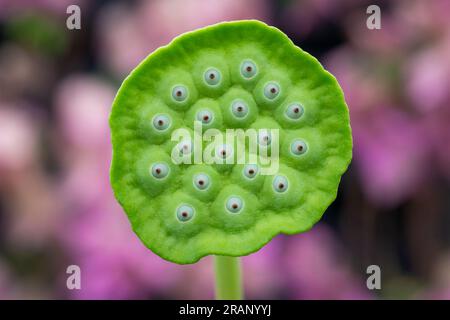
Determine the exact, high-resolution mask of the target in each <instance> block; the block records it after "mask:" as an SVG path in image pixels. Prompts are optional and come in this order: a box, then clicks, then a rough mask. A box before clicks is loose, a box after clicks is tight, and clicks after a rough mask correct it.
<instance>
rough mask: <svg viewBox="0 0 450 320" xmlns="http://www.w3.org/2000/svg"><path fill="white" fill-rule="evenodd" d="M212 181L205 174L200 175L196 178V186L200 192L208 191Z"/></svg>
mask: <svg viewBox="0 0 450 320" xmlns="http://www.w3.org/2000/svg"><path fill="white" fill-rule="evenodd" d="M210 183H211V179H210V178H209V176H208V175H207V174H205V173H199V174H197V175H195V176H194V186H195V187H196V188H197V189H199V190H206V189H208V188H209V185H210Z"/></svg>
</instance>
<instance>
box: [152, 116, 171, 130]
mask: <svg viewBox="0 0 450 320" xmlns="http://www.w3.org/2000/svg"><path fill="white" fill-rule="evenodd" d="M171 122H172V121H171V120H170V117H169V116H168V115H166V114H158V115H155V116H154V117H153V121H152V123H153V127H154V128H155V129H156V130H158V131H165V130H167V129H168V128H169V127H170V125H171Z"/></svg>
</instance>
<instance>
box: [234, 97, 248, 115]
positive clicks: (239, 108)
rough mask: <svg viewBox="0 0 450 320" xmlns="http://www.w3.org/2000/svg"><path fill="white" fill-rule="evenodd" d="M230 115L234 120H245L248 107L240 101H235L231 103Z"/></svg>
mask: <svg viewBox="0 0 450 320" xmlns="http://www.w3.org/2000/svg"><path fill="white" fill-rule="evenodd" d="M231 113H232V114H233V115H234V116H235V117H236V118H241V119H242V118H245V117H246V116H247V114H248V106H247V103H245V102H244V101H242V100H235V101H233V102H232V103H231Z"/></svg>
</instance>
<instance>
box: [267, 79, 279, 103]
mask: <svg viewBox="0 0 450 320" xmlns="http://www.w3.org/2000/svg"><path fill="white" fill-rule="evenodd" d="M279 94H280V85H279V84H278V83H276V82H274V81H271V82H268V83H266V85H265V86H264V96H265V97H266V98H267V99H269V100H274V99H275V98H276V97H278V95H279Z"/></svg>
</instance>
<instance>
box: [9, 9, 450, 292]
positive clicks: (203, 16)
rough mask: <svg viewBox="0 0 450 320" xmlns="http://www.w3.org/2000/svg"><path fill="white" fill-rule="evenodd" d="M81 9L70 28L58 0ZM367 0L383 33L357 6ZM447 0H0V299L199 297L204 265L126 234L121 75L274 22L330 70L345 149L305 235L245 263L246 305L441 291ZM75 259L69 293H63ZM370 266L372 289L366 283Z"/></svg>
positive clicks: (448, 83) (446, 250) (449, 207)
mask: <svg viewBox="0 0 450 320" xmlns="http://www.w3.org/2000/svg"><path fill="white" fill-rule="evenodd" d="M70 4H78V5H79V6H80V8H81V27H82V29H81V30H68V29H67V28H66V19H67V17H68V15H67V14H66V8H67V6H68V5H70ZM370 4H377V5H379V6H380V7H381V23H382V28H381V30H369V29H367V27H366V19H367V17H368V15H367V14H366V8H367V6H368V5H370ZM449 12H450V1H446V0H432V1H425V0H423V1H414V0H413V1H410V0H408V1H407V0H404V1H361V0H341V1H332V0H315V1H313V0H303V1H301V0H286V1H274V0H272V1H270V0H148V1H87V0H86V1H75V0H0V298H1V299H17V298H20V299H36V298H44V299H80V298H83V299H101V298H105V299H128V298H137V299H154V298H158V299H166V298H175V299H188V298H189V299H200V298H213V290H214V288H213V273H212V259H211V257H207V258H204V259H202V260H201V261H200V262H199V263H197V264H195V265H190V266H179V265H175V264H172V263H169V262H166V261H164V260H162V259H160V258H159V257H158V256H156V255H154V254H153V253H151V252H150V251H148V250H147V249H146V248H145V247H144V246H143V245H142V244H141V243H140V241H139V240H138V239H137V237H136V236H135V235H134V234H133V233H132V231H131V229H130V226H129V223H128V221H127V219H126V217H125V214H124V213H123V212H122V210H121V208H120V207H119V206H118V204H117V203H116V201H115V200H114V198H113V195H112V192H111V188H110V186H109V182H108V170H109V162H110V157H111V145H110V135H109V129H108V114H109V111H110V108H111V102H112V100H113V98H114V95H115V92H116V90H117V89H118V87H119V85H120V83H121V81H122V80H123V79H124V77H125V76H126V75H127V74H128V73H129V72H130V70H132V69H133V68H134V66H136V64H137V63H138V62H139V61H140V60H141V59H143V58H144V57H145V56H146V55H148V54H149V53H150V52H152V51H153V50H154V49H156V48H157V47H159V46H161V45H165V44H167V43H168V42H169V41H170V40H171V39H172V38H173V37H174V36H176V35H178V34H180V33H182V32H185V31H188V30H192V29H195V28H198V27H202V26H206V25H209V24H212V23H216V22H219V21H224V20H238V19H246V18H256V19H260V20H262V21H265V22H267V23H268V24H271V25H274V26H277V27H279V28H280V29H281V30H283V31H284V32H285V33H287V34H288V35H289V36H290V37H291V38H292V39H293V41H294V42H295V43H296V44H297V45H299V46H301V47H302V48H303V49H304V50H306V51H308V52H309V53H311V54H313V55H315V56H316V57H317V58H318V59H319V61H320V62H321V63H322V64H323V65H324V66H325V67H326V68H327V69H328V70H330V71H331V72H332V73H333V74H335V75H336V77H337V79H338V80H339V82H340V84H341V86H342V87H343V89H344V92H345V95H346V100H347V103H348V106H349V108H350V114H351V123H352V127H353V133H354V160H353V162H352V164H351V166H350V168H349V170H348V172H347V173H346V174H345V175H344V177H343V180H342V183H341V186H340V191H339V195H338V198H337V200H336V201H335V203H334V204H333V205H332V206H331V207H330V208H329V209H328V211H327V212H326V214H325V216H324V218H323V220H322V221H321V222H320V223H319V224H318V225H317V226H316V227H315V228H313V230H311V231H310V232H307V233H304V234H299V235H295V236H289V237H288V236H278V237H276V238H275V239H274V240H273V241H271V242H270V243H269V244H268V245H267V246H266V247H264V248H263V249H261V250H260V251H259V252H257V253H255V254H252V255H250V256H248V257H244V258H243V265H244V276H245V289H246V295H247V297H248V298H258V299H259V298H261V299H266V298H274V299H380V298H381V299H393V298H396V299H418V298H425V299H449V298H450V233H449V231H450V197H449V195H450V192H449V191H450V183H449V181H450V180H449V179H450V108H449V105H450V90H449V89H450V17H449ZM72 264H76V265H79V266H80V267H81V275H82V281H81V283H82V289H81V290H68V289H67V288H66V279H67V276H68V275H67V274H66V268H67V266H69V265H72ZM372 264H376V265H379V266H380V267H381V272H382V289H381V290H375V291H370V290H368V289H367V288H366V279H367V276H368V275H367V274H366V268H367V266H369V265H372Z"/></svg>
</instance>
